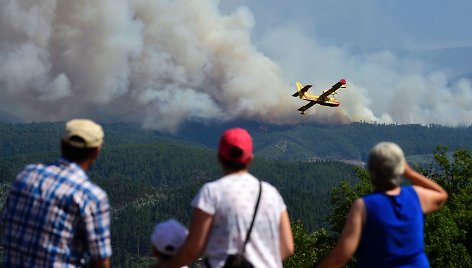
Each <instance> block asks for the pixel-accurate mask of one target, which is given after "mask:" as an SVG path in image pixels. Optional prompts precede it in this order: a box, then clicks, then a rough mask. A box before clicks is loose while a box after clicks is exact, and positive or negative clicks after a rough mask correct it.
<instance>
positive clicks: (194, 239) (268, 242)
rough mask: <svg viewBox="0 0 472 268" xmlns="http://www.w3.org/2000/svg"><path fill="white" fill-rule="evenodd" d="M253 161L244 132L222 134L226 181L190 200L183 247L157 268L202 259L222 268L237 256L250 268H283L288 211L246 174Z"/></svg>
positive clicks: (288, 247)
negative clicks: (189, 221) (250, 266)
mask: <svg viewBox="0 0 472 268" xmlns="http://www.w3.org/2000/svg"><path fill="white" fill-rule="evenodd" d="M253 158H254V156H253V145H252V138H251V136H250V135H249V133H248V132H247V131H246V130H245V129H241V128H233V129H228V130H226V131H225V132H224V133H223V135H222V137H221V139H220V142H219V146H218V160H219V164H220V165H221V167H222V169H223V171H224V176H223V177H222V178H220V179H218V180H215V181H212V182H209V183H206V184H205V185H204V186H203V187H202V188H201V189H200V191H199V193H198V194H197V195H196V196H195V197H194V199H193V201H192V207H193V208H194V209H193V215H192V219H191V223H190V228H189V235H188V238H187V240H186V242H185V243H184V245H183V246H182V248H181V250H180V251H179V252H177V254H176V255H175V257H173V258H172V259H171V260H170V261H168V262H165V263H162V264H161V265H159V266H158V267H181V266H183V265H189V264H191V263H192V262H194V261H195V260H197V259H198V257H200V256H203V257H204V258H205V261H204V264H205V266H207V267H212V268H220V267H223V266H224V265H225V262H226V260H227V258H228V256H229V255H232V254H237V253H240V254H243V255H244V257H245V258H246V259H247V260H248V261H249V262H250V263H252V265H253V266H254V267H258V268H265V267H266V268H274V267H282V260H283V259H285V258H287V257H288V256H290V255H292V254H293V252H294V245H293V236H292V230H291V227H290V220H289V217H288V213H287V207H286V205H285V203H284V200H283V199H282V197H281V195H280V194H279V192H278V191H277V189H276V188H275V187H273V186H272V185H270V184H269V183H267V182H261V181H260V180H259V179H257V178H256V177H254V176H253V175H251V174H250V173H249V165H250V163H251V161H252V159H253ZM256 204H257V205H256ZM252 223H253V224H252ZM251 225H252V228H251ZM250 230H251V231H250ZM248 232H249V233H250V235H249V236H247V234H248ZM246 240H247V243H245V241H246Z"/></svg>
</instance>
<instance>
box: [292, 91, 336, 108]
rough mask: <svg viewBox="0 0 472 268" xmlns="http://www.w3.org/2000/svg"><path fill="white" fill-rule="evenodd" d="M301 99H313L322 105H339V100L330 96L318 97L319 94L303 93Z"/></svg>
mask: <svg viewBox="0 0 472 268" xmlns="http://www.w3.org/2000/svg"><path fill="white" fill-rule="evenodd" d="M301 99H302V100H306V101H314V102H316V103H317V104H320V105H323V106H330V107H337V106H339V101H338V100H337V99H335V98H331V97H326V98H323V99H320V97H319V96H315V95H309V94H306V93H305V94H303V95H302V96H301Z"/></svg>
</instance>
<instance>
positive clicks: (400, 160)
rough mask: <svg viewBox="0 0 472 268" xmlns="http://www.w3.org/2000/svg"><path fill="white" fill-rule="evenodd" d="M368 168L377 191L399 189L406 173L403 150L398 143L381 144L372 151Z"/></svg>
mask: <svg viewBox="0 0 472 268" xmlns="http://www.w3.org/2000/svg"><path fill="white" fill-rule="evenodd" d="M367 168H368V170H369V174H370V179H371V181H372V184H373V185H374V188H375V189H376V190H380V191H386V190H390V189H393V188H395V187H398V186H400V184H401V182H402V178H401V175H402V174H403V172H404V171H405V155H404V154H403V150H402V149H401V148H400V146H398V145H397V144H396V143H393V142H380V143H378V144H377V145H375V146H374V147H373V148H372V149H371V150H370V154H369V160H368V162H367Z"/></svg>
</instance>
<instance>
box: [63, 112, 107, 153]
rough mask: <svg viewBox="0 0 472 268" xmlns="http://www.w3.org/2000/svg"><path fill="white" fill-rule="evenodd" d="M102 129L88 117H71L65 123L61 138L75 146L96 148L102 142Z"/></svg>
mask: <svg viewBox="0 0 472 268" xmlns="http://www.w3.org/2000/svg"><path fill="white" fill-rule="evenodd" d="M103 136H104V134H103V129H102V127H101V126H100V125H98V124H97V123H95V122H93V121H92V120H89V119H72V120H70V121H68V122H67V123H66V127H65V129H64V132H63V133H62V140H63V141H64V142H65V143H67V144H69V145H70V146H73V147H77V148H97V147H99V146H100V145H102V143H103Z"/></svg>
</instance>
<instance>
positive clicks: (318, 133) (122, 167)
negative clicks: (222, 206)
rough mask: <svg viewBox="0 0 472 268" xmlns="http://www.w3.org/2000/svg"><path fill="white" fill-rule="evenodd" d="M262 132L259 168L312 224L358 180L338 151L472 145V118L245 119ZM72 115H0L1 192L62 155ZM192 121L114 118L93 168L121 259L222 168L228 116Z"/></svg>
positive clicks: (137, 260)
mask: <svg viewBox="0 0 472 268" xmlns="http://www.w3.org/2000/svg"><path fill="white" fill-rule="evenodd" d="M243 126H244V127H247V128H248V129H249V131H250V132H251V133H252V135H253V137H254V142H255V150H256V158H255V161H254V163H253V165H252V168H251V171H252V173H253V174H255V175H256V176H258V177H260V178H262V179H263V180H266V181H268V182H270V183H272V184H273V185H274V186H276V187H277V188H278V189H279V190H280V192H281V194H282V196H283V197H284V199H285V201H286V203H287V206H288V209H289V213H290V216H291V218H292V220H293V221H294V222H299V223H300V224H301V225H297V226H298V227H300V226H302V227H300V228H301V229H297V230H300V231H301V232H304V231H308V232H311V231H316V230H319V229H320V228H322V227H325V228H329V226H330V225H329V223H328V222H327V221H326V217H327V216H328V215H329V214H330V213H331V212H332V209H331V208H332V207H331V205H329V200H330V199H329V198H330V197H329V193H330V191H331V189H332V188H333V187H335V186H337V185H339V184H340V183H341V182H344V183H346V185H354V184H355V183H357V182H358V176H357V174H356V172H355V169H354V167H353V166H352V165H348V164H344V163H341V162H338V161H333V159H355V160H365V158H366V155H367V152H368V150H369V149H370V147H371V146H372V145H373V144H375V143H376V142H377V141H381V140H392V141H396V142H398V143H399V144H400V145H401V146H402V147H403V148H404V149H405V152H406V154H407V155H422V154H432V153H433V152H434V150H435V148H436V147H437V145H438V144H445V145H447V146H450V148H458V147H463V148H472V140H471V139H470V136H471V135H470V134H471V129H470V128H465V127H463V128H446V127H440V126H429V127H424V126H418V125H405V126H395V125H371V124H365V123H356V124H352V125H348V126H337V127H328V126H296V127H280V126H267V125H260V124H255V123H251V124H246V125H244V124H243ZM62 127H63V123H32V124H0V202H2V204H3V202H4V199H5V196H6V193H7V190H8V187H9V184H10V182H11V181H12V180H13V178H14V176H15V175H16V173H17V172H18V171H20V170H21V168H22V167H23V166H24V165H26V164H28V163H32V162H48V161H52V160H54V159H55V158H57V157H58V156H59V151H58V149H59V148H58V146H59V138H60V134H61V131H62ZM192 127H193V131H191V130H190V129H188V128H190V126H187V127H186V128H184V129H182V130H181V132H179V133H180V134H174V135H171V134H166V133H159V132H155V131H152V130H144V129H141V128H139V127H138V126H136V125H132V124H105V125H104V128H105V145H104V147H103V151H102V154H101V155H100V157H99V159H98V160H97V162H96V163H95V165H94V166H93V167H92V169H91V170H90V172H89V174H90V177H91V178H92V180H94V181H96V182H97V183H98V184H99V185H100V186H101V187H103V188H104V189H105V190H106V191H107V192H108V194H109V197H110V201H111V205H112V236H113V237H112V239H113V242H112V243H113V250H114V257H113V263H114V264H115V265H116V266H117V267H140V266H142V261H143V257H146V256H148V255H149V253H150V251H149V247H150V243H149V235H150V233H151V231H152V228H153V226H154V224H155V223H156V222H158V221H161V220H163V219H167V218H170V217H173V218H176V219H178V220H180V221H182V222H184V223H187V221H188V219H189V216H190V206H189V203H190V201H191V198H192V197H193V196H194V195H195V194H196V191H197V190H198V189H199V188H200V187H201V185H202V184H203V183H205V182H207V181H210V180H213V179H216V178H218V177H219V176H221V174H222V173H221V170H220V169H219V167H218V165H217V163H216V155H215V147H216V143H217V138H218V136H219V135H220V134H221V132H222V131H223V130H224V128H225V127H228V126H219V127H218V128H214V129H213V128H211V127H209V126H195V125H194V126H192Z"/></svg>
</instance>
